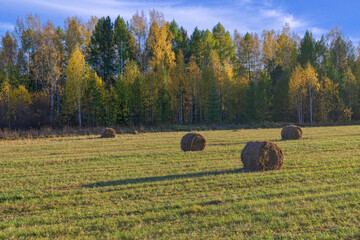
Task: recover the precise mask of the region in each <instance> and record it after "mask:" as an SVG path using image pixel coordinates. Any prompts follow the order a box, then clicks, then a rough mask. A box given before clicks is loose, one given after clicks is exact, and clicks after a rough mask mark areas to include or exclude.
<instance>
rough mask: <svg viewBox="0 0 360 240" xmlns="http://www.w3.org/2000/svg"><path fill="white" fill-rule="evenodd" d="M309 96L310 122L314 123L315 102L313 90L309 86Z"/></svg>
mask: <svg viewBox="0 0 360 240" xmlns="http://www.w3.org/2000/svg"><path fill="white" fill-rule="evenodd" d="M309 96H310V124H312V120H313V117H312V111H313V109H312V102H313V91H312V89H311V88H309Z"/></svg>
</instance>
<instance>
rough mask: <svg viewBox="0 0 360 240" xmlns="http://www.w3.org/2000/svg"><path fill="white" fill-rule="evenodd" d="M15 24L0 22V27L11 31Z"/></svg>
mask: <svg viewBox="0 0 360 240" xmlns="http://www.w3.org/2000/svg"><path fill="white" fill-rule="evenodd" d="M14 27H15V25H14V24H11V23H8V22H0V29H1V30H2V31H12V30H14Z"/></svg>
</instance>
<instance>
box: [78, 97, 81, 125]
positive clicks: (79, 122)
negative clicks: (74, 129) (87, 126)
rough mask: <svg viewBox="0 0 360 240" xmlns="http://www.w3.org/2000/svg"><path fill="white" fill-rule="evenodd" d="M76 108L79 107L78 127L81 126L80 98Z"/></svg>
mask: <svg viewBox="0 0 360 240" xmlns="http://www.w3.org/2000/svg"><path fill="white" fill-rule="evenodd" d="M78 109H79V112H78V114H79V116H78V117H79V127H81V103H80V100H79V101H78Z"/></svg>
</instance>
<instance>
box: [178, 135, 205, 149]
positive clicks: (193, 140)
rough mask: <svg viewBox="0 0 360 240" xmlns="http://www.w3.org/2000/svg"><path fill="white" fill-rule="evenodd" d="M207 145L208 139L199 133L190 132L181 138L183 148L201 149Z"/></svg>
mask: <svg viewBox="0 0 360 240" xmlns="http://www.w3.org/2000/svg"><path fill="white" fill-rule="evenodd" d="M205 146H206V139H205V138H204V137H203V136H202V135H201V134H199V133H188V134H185V136H183V138H182V139H181V149H182V150H183V151H184V152H186V151H201V150H204V148H205Z"/></svg>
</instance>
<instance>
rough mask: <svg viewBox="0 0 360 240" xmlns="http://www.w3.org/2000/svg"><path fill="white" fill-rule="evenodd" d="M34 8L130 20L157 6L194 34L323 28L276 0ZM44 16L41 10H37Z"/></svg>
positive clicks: (50, 3)
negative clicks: (286, 27) (217, 27)
mask: <svg viewBox="0 0 360 240" xmlns="http://www.w3.org/2000/svg"><path fill="white" fill-rule="evenodd" d="M19 3H23V4H26V3H28V1H26V0H13V4H19ZM31 6H32V10H33V11H35V10H36V9H37V8H38V9H39V10H42V11H51V12H54V14H57V15H61V14H62V15H65V16H74V15H77V16H80V17H82V18H83V19H84V20H85V19H87V18H89V17H90V16H97V17H102V16H108V15H109V16H110V17H111V18H112V19H114V18H115V17H116V16H117V15H120V16H122V17H124V18H125V19H126V20H130V18H131V16H132V15H133V14H134V13H135V12H136V10H142V9H144V10H145V11H146V12H147V10H149V9H153V8H155V9H157V10H159V11H161V12H163V13H164V14H165V18H166V20H169V21H171V20H172V19H175V20H176V21H177V23H178V24H179V25H181V26H184V27H185V29H187V30H188V31H189V32H190V33H191V32H192V31H193V29H194V28H195V27H196V26H197V27H199V28H200V29H207V28H208V29H212V27H213V26H214V25H216V24H217V23H218V22H221V23H222V24H223V25H224V26H225V28H226V29H228V30H229V31H230V32H233V31H234V30H235V29H238V31H239V32H240V33H246V32H258V33H261V31H262V30H263V29H275V30H278V29H281V28H282V26H284V24H285V23H289V25H290V27H291V28H292V29H293V30H295V31H297V32H303V31H305V30H306V29H314V30H316V31H317V33H319V32H321V29H319V28H315V26H312V25H311V24H310V23H309V22H307V21H305V20H303V19H301V18H299V17H296V16H294V15H293V14H290V13H288V12H286V9H285V8H283V7H282V6H279V5H277V4H275V2H274V1H273V0H238V1H236V0H227V1H221V2H218V1H213V2H212V1H208V2H206V1H204V2H201V3H199V2H196V1H189V0H179V1H166V2H165V1H160V0H159V1H157V0H150V1H144V0H135V1H117V0H102V1H97V0H79V1H73V0H63V1H55V0H34V1H32V2H31ZM35 13H39V14H40V15H41V12H35Z"/></svg>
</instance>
